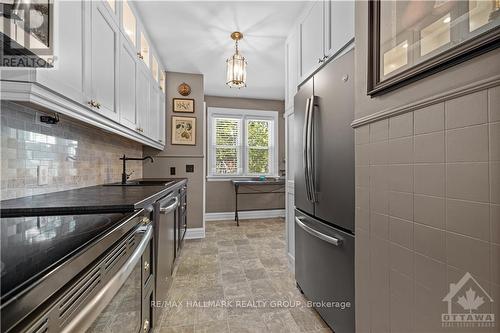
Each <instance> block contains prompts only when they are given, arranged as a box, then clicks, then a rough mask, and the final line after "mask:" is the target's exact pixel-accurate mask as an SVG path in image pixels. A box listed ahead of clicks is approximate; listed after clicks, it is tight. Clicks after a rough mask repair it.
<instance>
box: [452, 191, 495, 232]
mask: <svg viewBox="0 0 500 333" xmlns="http://www.w3.org/2000/svg"><path fill="white" fill-rule="evenodd" d="M446 230H449V231H454V232H457V233H460V234H464V235H467V236H471V237H475V238H479V239H482V240H484V241H489V240H490V207H489V204H484V203H478V202H472V201H463V200H453V199H447V200H446Z"/></svg>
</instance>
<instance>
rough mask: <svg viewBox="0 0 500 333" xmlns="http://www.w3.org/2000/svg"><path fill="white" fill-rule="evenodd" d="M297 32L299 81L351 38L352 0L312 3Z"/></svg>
mask: <svg viewBox="0 0 500 333" xmlns="http://www.w3.org/2000/svg"><path fill="white" fill-rule="evenodd" d="M299 31H300V46H299V47H300V53H299V54H300V59H299V78H300V80H299V81H300V82H302V81H304V80H305V79H306V78H307V77H308V76H309V75H311V74H312V73H313V72H314V71H315V70H317V69H318V68H319V67H321V66H322V65H323V64H324V63H325V61H326V60H327V59H328V58H329V57H331V56H335V55H336V54H337V53H338V52H339V51H340V50H341V49H342V48H343V47H344V46H345V45H346V44H348V43H349V42H350V41H351V39H353V38H354V0H351V1H349V0H348V1H336V0H324V1H314V2H311V4H310V6H309V8H308V9H307V11H306V13H305V14H304V16H302V19H301V20H300V22H299ZM292 33H293V32H292ZM300 82H299V83H300Z"/></svg>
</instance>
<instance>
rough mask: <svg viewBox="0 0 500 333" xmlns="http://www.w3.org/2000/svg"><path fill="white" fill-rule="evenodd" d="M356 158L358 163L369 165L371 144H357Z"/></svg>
mask: <svg viewBox="0 0 500 333" xmlns="http://www.w3.org/2000/svg"><path fill="white" fill-rule="evenodd" d="M354 159H355V164H356V165H360V166H363V165H368V164H369V163H370V145H369V144H364V145H359V146H356V151H355V154H354Z"/></svg>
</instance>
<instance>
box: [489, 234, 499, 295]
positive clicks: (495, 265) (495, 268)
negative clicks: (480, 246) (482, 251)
mask: <svg viewBox="0 0 500 333" xmlns="http://www.w3.org/2000/svg"><path fill="white" fill-rule="evenodd" d="M491 282H493V283H496V284H497V285H500V244H493V243H492V244H491Z"/></svg>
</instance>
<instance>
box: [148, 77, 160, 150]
mask: <svg viewBox="0 0 500 333" xmlns="http://www.w3.org/2000/svg"><path fill="white" fill-rule="evenodd" d="M150 82H151V88H150V90H149V92H150V96H151V97H150V99H149V100H150V103H151V106H150V108H149V110H150V111H149V121H150V122H149V124H150V126H149V128H148V130H149V131H148V136H149V137H150V138H151V139H153V140H156V141H158V140H159V139H160V125H159V123H160V89H159V88H158V82H156V81H155V80H150Z"/></svg>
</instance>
